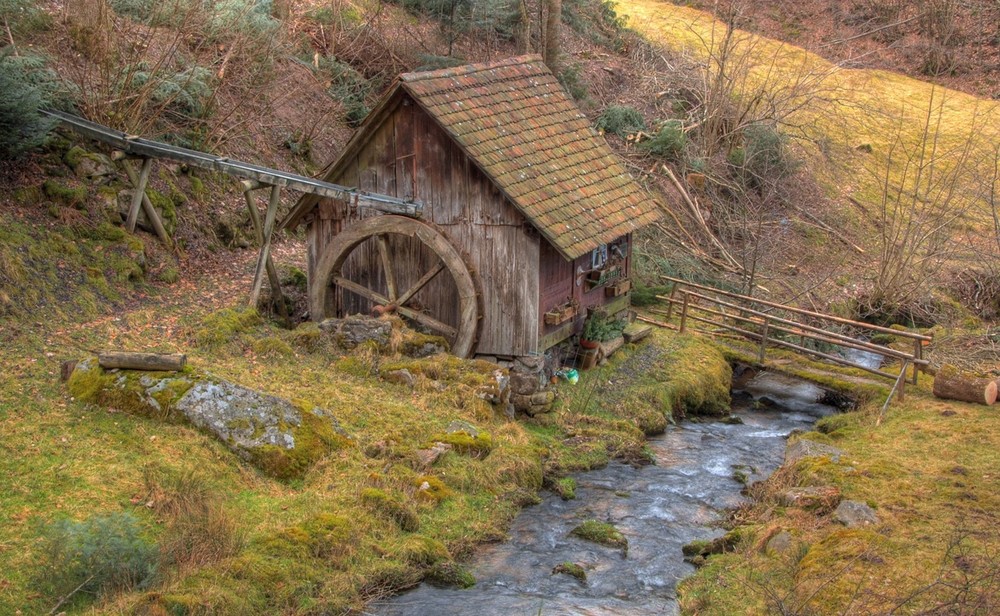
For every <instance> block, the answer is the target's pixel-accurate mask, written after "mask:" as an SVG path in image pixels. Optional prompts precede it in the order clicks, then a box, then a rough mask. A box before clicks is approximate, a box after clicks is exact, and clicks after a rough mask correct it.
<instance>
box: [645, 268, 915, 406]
mask: <svg viewBox="0 0 1000 616" xmlns="http://www.w3.org/2000/svg"><path fill="white" fill-rule="evenodd" d="M661 278H663V280H665V281H667V282H669V283H671V284H672V288H671V290H670V294H669V295H657V298H658V299H660V300H662V301H664V302H666V308H665V309H662V308H652V309H650V312H652V313H653V314H656V315H660V316H663V317H666V319H665V321H666V322H663V321H659V324H660V325H663V326H666V327H671V328H676V329H678V330H680V332H682V333H684V332H686V331H688V330H691V329H697V331H702V332H706V333H710V334H715V333H717V330H718V329H721V330H724V331H729V332H733V333H735V334H738V335H740V336H743V337H745V338H748V339H750V340H754V341H756V342H757V343H758V345H759V346H758V350H757V360H758V361H759V362H760V363H761V364H763V363H764V362H765V360H766V358H767V348H768V346H773V347H781V348H786V349H791V350H793V351H796V352H799V353H805V354H808V355H812V356H814V357H819V358H821V359H824V360H827V361H831V362H833V363H836V364H840V365H844V366H850V367H852V368H858V369H861V370H864V371H866V372H870V373H872V374H876V375H878V376H881V377H885V378H888V379H892V380H894V381H895V385H894V386H893V390H892V391H893V393H895V394H896V395H898V396H899V399H901V400H902V398H903V388H904V383H905V381H906V372H907V369H908V368H909V367H910V366H912V367H913V376H912V379H911V382H912V383H913V384H916V383H917V374H918V373H919V371H920V370H923V369H924V367H925V366H927V364H928V362H927V360H925V359H924V358H923V345H924V344H925V343H927V342H930V340H931V338H930V337H929V336H924V335H921V334H915V333H911V332H907V331H899V330H895V329H890V328H888V327H880V326H878V325H871V324H868V323H862V322H859V321H853V320H851V319H845V318H842V317H836V316H833V315H828V314H822V313H819V312H813V311H810V310H804V309H802V308H795V307H793V306H787V305H784V304H779V303H776V302H769V301H767V300H762V299H758V298H755V297H749V296H746V295H740V294H738V293H732V292H729V291H723V290H720V289H715V288H712V287H707V286H705V285H700V284H696V283H693V282H688V281H686V280H679V279H677V278H671V277H669V276H661ZM721 298H725V299H721ZM675 306H679V312H680V314H679V315H677V312H678V310H675V308H674V307H675ZM782 315H783V316H782ZM675 316H677V317H678V320H679V323H678V325H676V326H675V325H674V324H673V323H672V322H671V320H672V319H673V318H674V317H675ZM807 321H808V322H807ZM692 322H694V323H700V324H703V325H706V326H710V327H712V328H716V329H715V330H714V331H713V330H709V329H706V328H704V327H702V328H695V327H693V326H692V325H691V323H692ZM835 328H836V329H835ZM844 329H847V330H848V331H849V332H850V335H848V334H846V333H844V332H843V331H837V330H844ZM872 333H881V334H890V335H892V336H895V337H897V338H906V339H910V340H912V341H913V351H912V352H907V351H900V350H897V349H892V348H889V347H886V346H882V345H879V344H874V343H871V342H868V341H866V340H864V339H863V338H864V337H865V336H866V335H869V334H872ZM789 337H790V338H792V339H795V338H797V339H798V343H795V342H791V341H790V340H788V338H789ZM806 340H811V341H814V342H816V343H820V344H823V345H831V346H836V347H844V348H848V349H855V350H859V351H865V352H868V353H873V354H876V355H879V356H881V357H882V358H883V361H884V360H886V359H889V360H898V361H899V362H900V369H899V373H898V374H894V373H892V372H887V371H885V370H882V369H880V368H873V367H871V366H867V365H864V364H861V363H858V362H855V361H851V360H850V359H848V358H846V357H842V356H840V355H836V354H833V353H830V352H826V351H823V350H820V349H817V348H809V347H807V346H806ZM892 395H893V394H890V398H891V397H892Z"/></svg>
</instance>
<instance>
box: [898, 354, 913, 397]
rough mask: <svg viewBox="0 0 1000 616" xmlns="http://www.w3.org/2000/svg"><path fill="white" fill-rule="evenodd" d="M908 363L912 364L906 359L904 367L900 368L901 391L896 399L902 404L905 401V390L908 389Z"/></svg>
mask: <svg viewBox="0 0 1000 616" xmlns="http://www.w3.org/2000/svg"><path fill="white" fill-rule="evenodd" d="M908 363H910V362H908V361H906V360H905V359H904V360H903V365H902V366H901V367H900V368H899V391H898V392H897V393H896V399H897V400H899V401H900V402H902V401H903V398H904V396H903V390H904V389H906V369H907V368H908V366H907V365H906V364H908Z"/></svg>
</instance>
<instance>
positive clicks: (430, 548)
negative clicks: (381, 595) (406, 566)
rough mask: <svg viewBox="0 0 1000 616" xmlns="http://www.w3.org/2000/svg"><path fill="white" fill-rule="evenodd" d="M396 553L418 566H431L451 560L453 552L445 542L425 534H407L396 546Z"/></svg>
mask: <svg viewBox="0 0 1000 616" xmlns="http://www.w3.org/2000/svg"><path fill="white" fill-rule="evenodd" d="M394 555H396V556H398V557H399V558H400V559H402V560H404V561H406V562H407V563H410V564H411V565H416V566H418V567H429V566H432V565H434V564H436V563H439V562H442V561H448V560H451V554H449V553H448V548H446V547H445V545H444V544H443V543H441V542H440V541H438V540H437V539H431V538H430V537H425V536H424V535H409V536H407V537H406V538H404V539H403V541H402V543H400V544H399V546H398V547H397V548H396V550H395V551H394Z"/></svg>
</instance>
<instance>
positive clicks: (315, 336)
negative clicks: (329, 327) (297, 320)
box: [292, 321, 325, 353]
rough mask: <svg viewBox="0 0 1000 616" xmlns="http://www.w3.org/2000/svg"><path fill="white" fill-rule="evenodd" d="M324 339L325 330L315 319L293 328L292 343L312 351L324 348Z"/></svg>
mask: <svg viewBox="0 0 1000 616" xmlns="http://www.w3.org/2000/svg"><path fill="white" fill-rule="evenodd" d="M324 339H325V336H324V335H323V330H321V329H320V328H319V324H318V323H316V322H314V321H309V322H307V323H302V324H301V325H299V326H298V327H296V328H295V329H294V330H292V344H294V345H295V346H296V347H298V348H301V349H304V350H305V351H308V352H310V353H314V352H316V351H317V350H319V349H320V348H322V346H323V340H324Z"/></svg>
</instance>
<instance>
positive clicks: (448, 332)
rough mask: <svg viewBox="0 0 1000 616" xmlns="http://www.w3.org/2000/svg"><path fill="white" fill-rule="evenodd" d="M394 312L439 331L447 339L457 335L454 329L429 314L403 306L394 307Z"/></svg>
mask: <svg viewBox="0 0 1000 616" xmlns="http://www.w3.org/2000/svg"><path fill="white" fill-rule="evenodd" d="M396 311H397V312H399V314H401V315H403V316H404V317H407V318H410V319H413V320H414V321H416V322H417V323H420V324H421V325H426V326H427V327H429V328H431V329H433V330H435V331H439V332H441V333H442V334H444V335H445V336H447V337H449V338H454V337H455V336H457V335H458V330H457V329H455V328H454V327H452V326H451V325H448V324H447V323H442V322H441V321H438V320H437V319H435V318H434V317H432V316H430V315H429V314H424V313H423V312H418V311H416V310H413V309H411V308H407V307H405V306H396Z"/></svg>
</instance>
